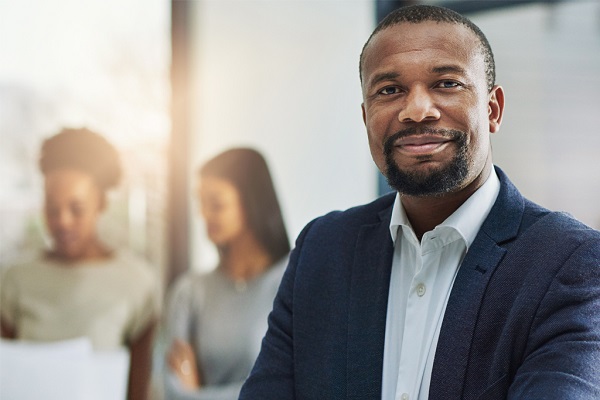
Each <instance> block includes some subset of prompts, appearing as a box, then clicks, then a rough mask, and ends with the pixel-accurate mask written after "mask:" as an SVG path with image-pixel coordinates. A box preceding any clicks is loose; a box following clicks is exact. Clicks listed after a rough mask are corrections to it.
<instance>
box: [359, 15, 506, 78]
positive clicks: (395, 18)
mask: <svg viewBox="0 0 600 400" xmlns="http://www.w3.org/2000/svg"><path fill="white" fill-rule="evenodd" d="M425 21H434V22H447V23H451V24H460V25H463V26H465V27H467V28H468V29H469V30H471V32H473V33H474V34H475V35H476V36H477V37H478V38H479V42H480V43H481V52H482V54H483V58H484V64H485V75H486V81H487V88H488V90H492V88H493V87H494V85H495V83H496V65H495V62H494V54H493V53H492V48H491V46H490V43H489V42H488V40H487V38H486V37H485V35H484V34H483V32H482V31H481V29H479V27H478V26H477V25H475V24H474V23H473V22H472V21H471V20H470V19H468V18H467V17H464V16H463V15H461V14H459V13H457V12H455V11H452V10H450V9H448V8H445V7H438V6H429V5H413V6H407V7H401V8H398V9H396V10H394V11H392V12H391V13H389V14H388V15H387V16H386V17H385V18H384V19H383V20H382V21H381V22H380V23H379V24H378V25H377V27H376V28H375V30H374V31H373V33H372V34H371V36H369V39H368V40H367V42H366V43H365V45H364V46H363V49H362V52H361V53H360V62H359V74H360V79H361V82H362V66H363V58H364V53H365V49H366V48H367V46H368V45H369V43H371V39H373V37H374V36H375V35H376V34H377V33H378V32H380V31H382V30H384V29H386V28H389V27H392V26H395V25H399V24H401V23H405V22H408V23H413V24H418V23H421V22H425Z"/></svg>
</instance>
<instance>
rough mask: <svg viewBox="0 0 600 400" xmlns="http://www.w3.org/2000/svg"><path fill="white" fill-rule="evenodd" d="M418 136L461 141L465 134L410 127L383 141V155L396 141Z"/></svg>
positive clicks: (441, 129) (438, 129) (450, 130)
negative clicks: (434, 136)
mask: <svg viewBox="0 0 600 400" xmlns="http://www.w3.org/2000/svg"><path fill="white" fill-rule="evenodd" d="M419 135H436V136H441V137H444V138H447V139H450V140H461V139H463V138H464V137H465V136H466V133H465V132H463V131H459V130H457V129H443V128H432V127H430V126H421V127H419V126H411V127H409V128H406V129H401V130H399V131H398V132H396V133H394V134H393V135H391V136H390V137H388V138H387V139H386V140H385V142H384V143H383V148H384V152H385V154H389V153H391V152H392V149H393V148H394V143H395V142H396V141H397V140H398V139H401V138H405V137H408V136H419Z"/></svg>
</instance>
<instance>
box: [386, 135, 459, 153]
mask: <svg viewBox="0 0 600 400" xmlns="http://www.w3.org/2000/svg"><path fill="white" fill-rule="evenodd" d="M451 141H452V139H450V138H447V137H444V136H439V135H429V134H425V135H417V136H406V137H402V138H399V139H397V140H396V141H395V142H394V147H395V148H397V149H399V150H400V151H402V152H405V153H410V154H415V155H423V154H430V153H433V152H435V151H440V150H441V149H442V148H444V147H445V146H446V145H447V144H448V143H450V142H451Z"/></svg>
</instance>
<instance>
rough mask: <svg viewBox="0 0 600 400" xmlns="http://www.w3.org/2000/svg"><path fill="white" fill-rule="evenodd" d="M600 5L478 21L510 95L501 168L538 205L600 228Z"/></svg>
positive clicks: (500, 138) (500, 137) (500, 140)
mask: <svg viewBox="0 0 600 400" xmlns="http://www.w3.org/2000/svg"><path fill="white" fill-rule="evenodd" d="M599 17H600V2H598V1H566V2H561V3H558V4H556V5H555V6H553V7H549V6H544V5H539V4H538V5H532V6H525V7H513V8H511V9H509V10H508V11H502V12H494V13H486V14H481V15H477V16H473V17H472V19H473V21H474V22H475V23H476V24H478V25H479V27H480V28H481V29H482V31H483V32H484V33H485V34H486V36H487V37H488V39H489V41H490V44H491V46H492V49H493V50H494V54H495V58H496V65H497V72H498V73H497V76H498V79H497V81H498V83H499V84H501V85H502V86H503V87H504V89H505V92H506V98H507V104H506V111H505V116H504V123H503V125H502V129H501V130H500V132H499V133H498V134H496V135H494V137H493V145H494V161H495V163H496V164H498V165H500V166H501V167H502V168H503V169H504V171H505V172H507V173H508V174H509V176H510V177H511V179H512V180H513V182H515V183H516V184H517V186H518V187H519V189H520V190H521V191H522V192H523V193H524V194H525V195H526V196H528V197H529V198H531V199H532V200H534V201H536V202H538V203H540V204H542V205H544V206H546V207H548V208H551V209H555V210H563V211H568V212H570V213H571V214H573V215H574V216H576V217H577V218H579V219H580V220H582V221H584V222H586V223H587V224H588V225H591V226H593V227H595V228H599V227H600V207H598V204H600V179H599V172H600V130H599V125H598V117H599V115H600V97H598V94H599V93H600V75H599V74H600V19H599Z"/></svg>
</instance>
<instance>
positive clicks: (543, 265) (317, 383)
mask: <svg viewBox="0 0 600 400" xmlns="http://www.w3.org/2000/svg"><path fill="white" fill-rule="evenodd" d="M497 173H498V176H499V178H500V182H501V189H500V193H499V195H498V199H497V200H496V203H495V204H494V206H493V208H492V210H491V212H490V214H489V216H488V217H487V219H486V220H485V222H484V223H483V226H482V227H481V230H480V231H479V233H478V234H477V237H476V238H475V241H474V242H473V244H472V245H471V247H470V249H469V251H468V252H467V254H466V255H465V258H464V260H463V262H462V264H461V266H460V268H459V271H458V275H457V277H456V280H455V283H454V286H453V288H452V291H451V294H450V298H449V301H448V306H447V309H446V312H445V314H444V319H443V322H442V328H441V332H440V337H439V342H438V344H437V348H436V353H435V359H434V365H433V371H432V377H431V385H430V395H429V398H430V399H440V400H451V399H507V398H509V399H570V400H572V399H590V400H591V399H594V400H598V399H600V232H597V231H595V230H593V229H591V228H589V227H586V226H585V225H583V224H581V223H579V222H577V221H575V220H574V219H572V218H570V217H569V216H567V215H565V214H561V213H552V212H549V211H548V210H546V209H544V208H542V207H540V206H537V205H535V204H534V203H532V202H530V201H528V200H526V199H524V198H523V197H522V196H521V194H520V193H519V192H518V191H517V189H516V188H515V187H514V186H513V185H512V184H511V182H510V181H509V180H508V178H507V177H506V176H505V175H504V173H502V171H501V170H500V169H497ZM393 201H394V196H393V195H386V196H383V197H382V198H380V199H378V200H376V201H374V202H373V203H371V204H368V205H365V206H360V207H356V208H353V209H350V210H347V211H344V212H334V213H330V214H328V215H326V216H324V217H321V218H318V219H316V220H314V221H313V222H311V223H310V224H309V225H307V226H306V228H305V229H304V230H303V231H302V233H301V234H300V236H299V237H298V240H297V242H296V247H295V249H294V250H293V252H292V254H291V257H290V262H289V265H288V268H287V271H286V273H285V275H284V277H283V279H282V282H281V286H280V288H279V292H278V294H277V297H276V299H275V302H274V306H273V311H272V312H271V314H270V316H269V328H268V331H267V334H266V336H265V338H264V339H263V343H262V349H261V352H260V355H259V357H258V359H257V361H256V364H255V366H254V368H253V370H252V373H251V374H250V377H249V378H248V380H247V381H246V383H245V385H244V387H243V389H242V392H241V395H240V399H251V400H256V399H258V400H264V399H273V400H287V399H299V400H305V399H319V400H321V399H357V400H359V399H360V400H367V399H380V398H381V380H382V368H383V348H384V337H385V322H386V309H387V299H388V290H389V278H390V271H391V263H392V255H393V244H392V240H391V237H390V233H389V222H390V218H391V210H392V206H393Z"/></svg>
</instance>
